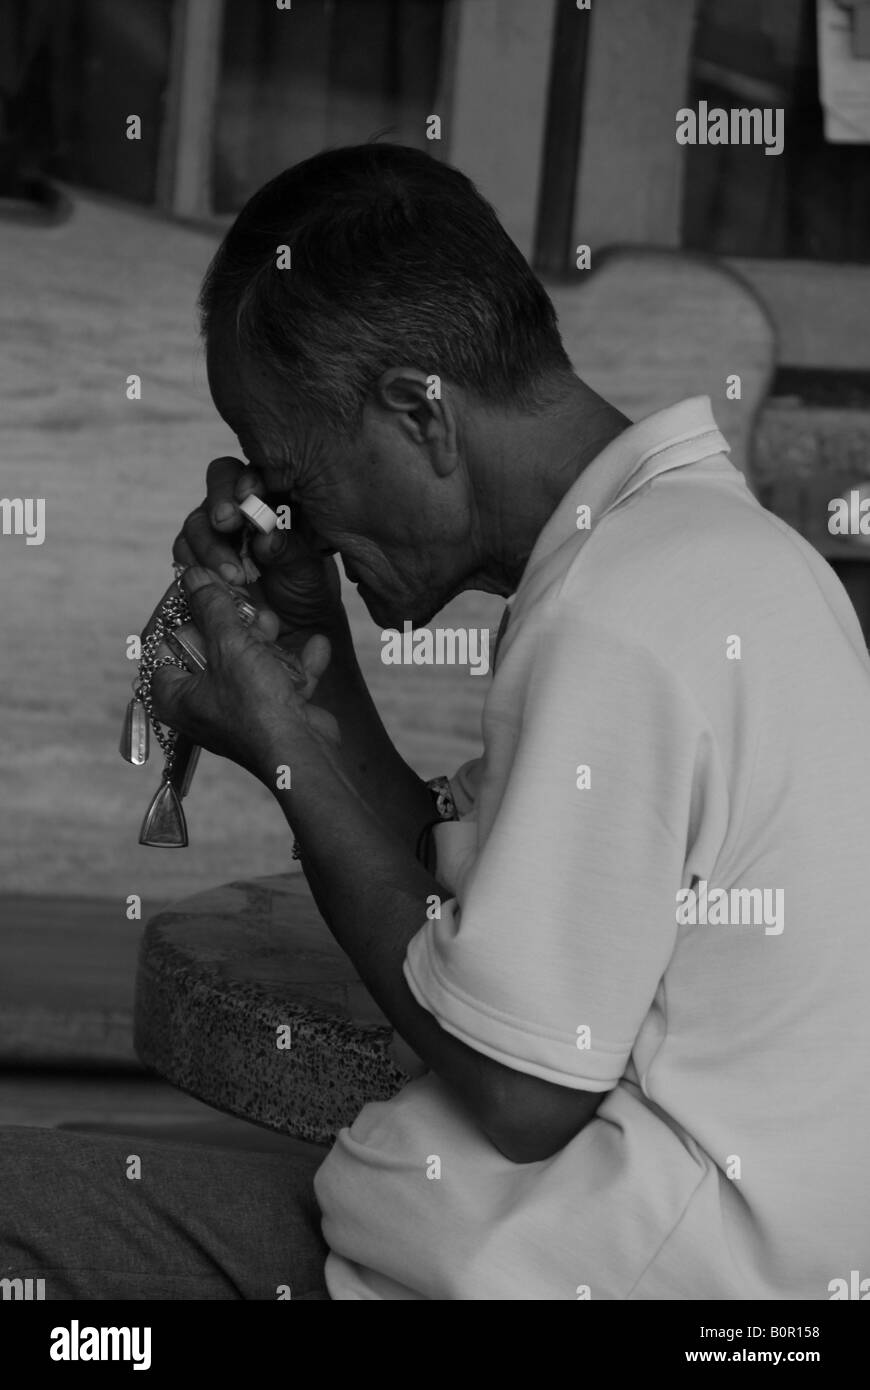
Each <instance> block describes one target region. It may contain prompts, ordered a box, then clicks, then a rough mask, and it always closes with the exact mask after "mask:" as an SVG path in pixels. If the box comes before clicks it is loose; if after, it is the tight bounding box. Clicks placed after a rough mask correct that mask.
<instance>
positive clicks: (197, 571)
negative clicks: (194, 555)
mask: <svg viewBox="0 0 870 1390" xmlns="http://www.w3.org/2000/svg"><path fill="white" fill-rule="evenodd" d="M183 582H184V587H185V588H186V589H194V590H195V589H202V588H203V586H204V585H206V584H211V583H212V582H213V581H212V577H211V575H210V574H209V572H208V570H207V569H204V568H203V566H202V565H191V566H190V567H189V568H188V569H186V570H185V571H184V581H183Z"/></svg>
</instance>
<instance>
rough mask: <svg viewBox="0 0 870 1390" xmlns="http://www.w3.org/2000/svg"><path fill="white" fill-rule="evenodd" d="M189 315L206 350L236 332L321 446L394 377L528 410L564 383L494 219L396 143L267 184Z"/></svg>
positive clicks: (538, 296) (561, 356) (544, 316)
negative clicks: (209, 342) (437, 382)
mask: <svg viewBox="0 0 870 1390" xmlns="http://www.w3.org/2000/svg"><path fill="white" fill-rule="evenodd" d="M280 245H287V246H289V247H290V248H291V255H292V269H289V270H281V269H278V266H277V254H278V247H279V246H280ZM200 309H201V315H202V320H201V321H202V331H203V333H204V335H205V337H206V339H208V337H209V335H210V334H211V332H212V330H213V328H214V327H215V324H216V323H217V322H218V321H221V322H222V323H227V322H229V323H230V324H233V323H234V325H235V331H236V334H237V341H238V343H239V346H240V348H241V349H242V350H243V351H244V352H245V353H246V354H250V355H251V356H252V357H253V358H254V359H255V360H257V361H258V362H261V363H265V364H267V365H268V366H269V367H271V369H272V370H273V371H274V372H275V373H276V374H277V375H278V376H280V377H281V378H283V379H284V380H286V381H287V382H288V383H290V384H291V385H292V388H293V391H294V393H295V394H296V401H295V402H294V406H293V413H294V416H295V417H297V418H298V420H299V422H300V423H301V424H303V425H305V426H307V427H309V428H315V429H317V430H319V431H323V432H326V433H333V434H339V435H353V434H354V433H355V431H356V429H357V426H358V424H359V420H360V417H361V413H362V409H363V405H364V403H365V399H366V396H367V393H368V392H369V390H370V389H371V387H372V386H373V384H374V383H375V382H376V381H377V379H378V378H379V376H380V375H381V373H382V372H384V371H386V370H387V369H388V368H389V367H392V366H412V367H416V368H417V369H418V370H420V371H422V372H424V373H426V375H427V376H428V375H437V376H438V377H440V378H441V379H442V380H444V381H449V382H453V383H455V384H456V385H458V386H460V387H462V388H463V389H465V390H466V391H468V392H469V393H471V394H472V395H473V396H475V397H476V398H478V399H479V401H480V402H481V403H483V404H488V405H491V406H500V407H502V408H507V409H514V410H522V411H530V412H534V411H536V410H540V409H543V408H544V407H545V406H547V405H549V404H551V403H553V402H554V401H556V400H558V399H559V398H560V397H561V395H562V393H563V391H564V389H565V386H566V381H567V377H568V376H569V375H570V374H571V364H570V361H569V359H568V356H567V354H566V352H565V349H564V347H563V346H562V340H561V337H560V335H559V330H558V327H557V323H556V314H555V310H554V309H553V305H552V303H551V302H550V299H549V297H548V295H547V294H546V292H545V290H544V288H543V286H542V285H541V283H540V281H539V280H538V279H537V277H536V276H535V275H534V273H533V272H532V270H531V269H530V268H529V266H528V265H527V263H526V261H525V260H524V258H523V256H522V255H521V253H520V252H519V250H518V249H517V247H516V246H515V245H514V243H513V242H512V241H511V239H510V237H509V236H508V234H507V232H506V231H505V230H504V228H503V227H502V225H501V223H500V222H499V220H498V218H497V217H496V215H495V213H494V211H493V209H492V208H491V207H490V205H489V204H488V203H487V202H486V201H485V200H484V199H483V198H482V197H481V196H480V194H479V193H478V191H477V189H476V188H475V187H474V184H473V183H472V182H471V180H470V179H468V178H466V176H465V175H464V174H461V173H460V172H459V171H458V170H456V169H453V168H451V167H450V166H449V165H447V164H444V163H441V162H440V161H439V160H436V159H434V158H433V157H431V156H430V155H428V154H424V153H422V152H421V151H419V150H415V149H412V148H411V147H409V146H404V145H394V144H388V143H384V144H374V143H372V144H366V145H354V146H347V147H344V148H341V149H336V150H329V151H326V152H324V153H322V154H318V155H315V156H314V157H313V158H311V159H306V160H304V161H303V162H302V163H300V164H296V165H294V166H293V167H292V168H290V169H287V170H285V171H284V173H282V174H279V175H278V177H277V178H275V179H272V181H271V182H270V183H268V184H266V185H265V186H264V187H263V188H261V189H260V191H259V192H258V193H255V194H254V196H253V197H252V198H251V199H250V201H249V202H248V203H247V204H246V205H245V207H244V208H243V209H242V211H241V212H240V214H239V216H238V218H237V219H236V221H235V223H234V224H233V226H232V228H231V229H230V231H229V232H228V233H227V235H226V237H225V239H224V241H223V243H222V244H221V246H220V249H219V250H218V252H217V255H216V256H215V258H214V260H213V261H212V264H211V266H210V267H209V270H208V273H207V275H206V277H205V281H204V283H203V287H202V292H201V295H200Z"/></svg>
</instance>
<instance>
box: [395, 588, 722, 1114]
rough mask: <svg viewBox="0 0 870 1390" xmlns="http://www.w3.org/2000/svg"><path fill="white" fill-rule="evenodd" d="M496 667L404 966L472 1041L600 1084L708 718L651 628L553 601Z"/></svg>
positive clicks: (633, 997)
mask: <svg viewBox="0 0 870 1390" xmlns="http://www.w3.org/2000/svg"><path fill="white" fill-rule="evenodd" d="M527 627H528V624H525V625H524V628H527ZM509 666H510V667H511V669H510V670H509V669H508V667H509ZM500 679H502V680H504V681H510V683H511V685H510V688H511V691H512V693H513V692H514V691H516V695H515V698H513V699H512V701H511V702H506V701H502V702H501V705H499V703H498V700H497V699H496V700H494V697H495V696H496V694H497V692H496V686H495V683H494V686H493V689H492V691H491V692H490V702H493V703H494V704H495V706H496V711H495V713H492V714H490V712H489V710H488V713H487V715H485V718H484V740H485V742H484V763H485V766H484V771H483V775H482V777H481V781H480V790H479V798H478V803H477V807H476V817H477V832H478V839H477V843H476V846H475V847H474V852H473V853H471V854H469V853H468V849H467V848H466V853H465V863H464V865H463V870H464V871H463V872H461V873H459V874H457V873H455V872H454V873H453V875H452V878H453V884H451V885H449V886H450V887H451V891H455V892H456V896H455V897H454V898H452V899H451V900H450V901H449V902H447V903H444V904H443V905H442V906H441V915H440V917H436V918H435V919H434V920H431V921H428V920H427V922H426V923H425V925H424V926H423V927H422V928H421V930H420V931H419V932H418V933H417V935H416V936H415V937H413V938H412V940H411V942H410V943H409V947H408V951H407V956H406V960H405V977H406V979H407V982H408V985H409V987H410V989H411V990H412V992H413V994H414V996H415V997H416V999H417V1001H418V1002H419V1003H420V1004H421V1005H422V1006H423V1007H424V1008H426V1009H428V1010H429V1011H430V1012H431V1013H432V1014H434V1015H435V1017H436V1018H437V1019H438V1020H439V1022H440V1023H441V1025H442V1027H444V1028H445V1029H446V1030H447V1031H448V1032H450V1033H452V1034H454V1035H455V1036H456V1037H458V1038H461V1039H462V1040H463V1041H464V1042H466V1043H467V1044H468V1045H469V1046H471V1047H473V1048H474V1049H475V1050H477V1051H479V1052H482V1053H484V1054H486V1055H487V1056H490V1057H493V1058H495V1059H496V1060H497V1061H499V1062H502V1063H504V1064H505V1065H506V1066H509V1067H513V1068H514V1069H516V1070H519V1071H523V1072H527V1073H529V1074H531V1075H535V1076H540V1077H543V1078H544V1079H546V1080H549V1081H553V1082H556V1083H557V1084H560V1085H566V1086H573V1087H575V1088H577V1089H587V1090H590V1091H603V1090H609V1089H611V1088H612V1087H613V1086H614V1085H615V1084H616V1082H617V1081H618V1080H619V1078H620V1077H621V1076H622V1074H623V1071H624V1069H625V1065H626V1062H627V1060H628V1058H629V1056H630V1053H631V1050H632V1047H633V1044H634V1040H635V1038H636V1036H637V1033H638V1031H639V1029H640V1027H641V1024H642V1023H643V1021H644V1018H645V1017H646V1015H647V1013H648V1011H649V1008H650V1005H651V1003H652V1001H653V999H654V996H655V993H656V990H657V988H658V984H659V981H660V980H661V977H662V975H663V973H664V970H665V967H666V965H667V962H668V959H669V957H670V955H671V952H672V950H673V947H674V943H675V939H676V931H677V922H676V912H677V897H676V895H677V892H678V890H679V888H680V887H681V884H682V879H683V874H684V867H685V860H686V851H687V838H688V829H689V824H690V817H691V816H692V807H693V800H694V799H696V798H697V796H698V787H697V785H696V784H697V780H698V777H699V775H700V773H699V768H700V767H701V765H702V759H701V757H700V755H699V748H700V747H701V744H702V742H703V740H704V739H705V737H706V732H707V725H706V721H705V720H704V718H703V716H702V714H701V712H700V710H699V709H698V707H697V705H696V703H695V702H694V700H693V699H692V697H691V695H690V693H689V692H688V691H687V690H686V689H685V687H684V686H683V685H682V683H681V682H680V681H679V680H678V678H676V677H675V675H674V674H673V673H672V672H671V671H670V670H669V669H668V668H667V667H666V666H665V664H664V662H663V661H662V660H660V658H659V657H658V656H657V655H656V654H655V653H654V652H653V651H651V650H650V649H649V648H648V647H647V646H646V645H644V644H643V643H642V642H640V641H637V640H634V639H631V638H626V637H624V636H623V637H620V636H618V635H614V634H613V633H611V632H609V631H607V630H605V629H604V628H603V627H601V628H599V627H596V626H595V625H594V624H592V623H590V622H589V621H588V620H586V619H582V618H580V617H578V614H577V612H576V610H572V608H571V607H570V606H569V605H567V604H566V603H565V601H564V600H556V601H554V602H553V603H552V604H551V607H550V611H549V613H548V615H547V618H546V620H545V621H543V622H541V623H537V624H535V631H534V632H532V633H529V632H526V631H523V632H521V633H520V634H518V636H517V639H516V640H515V641H514V643H513V644H512V646H511V648H510V650H509V651H508V652H507V653H506V658H505V669H504V671H502V670H501V668H500V669H499V670H498V671H497V672H496V677H495V681H496V682H497V681H499V680H500ZM490 743H491V745H492V748H493V750H494V751H493V754H492V758H491V765H488V764H487V755H488V752H489V749H488V747H487V745H488V744H490Z"/></svg>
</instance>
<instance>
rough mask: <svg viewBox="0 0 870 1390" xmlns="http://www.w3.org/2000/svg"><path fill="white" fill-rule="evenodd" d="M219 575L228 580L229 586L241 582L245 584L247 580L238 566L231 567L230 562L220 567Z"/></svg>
mask: <svg viewBox="0 0 870 1390" xmlns="http://www.w3.org/2000/svg"><path fill="white" fill-rule="evenodd" d="M218 574H220V575H221V576H222V577H223V578H224V579H226V581H227V583H229V584H232V583H238V582H239V580H241V581H243V582H244V578H245V576H244V574H243V573H242V571H241V570H240V569H239V567H238V565H231V564H230V563H229V561H228V562H227V563H226V564H224V565H218Z"/></svg>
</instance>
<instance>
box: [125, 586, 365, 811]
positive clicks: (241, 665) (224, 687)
mask: <svg viewBox="0 0 870 1390" xmlns="http://www.w3.org/2000/svg"><path fill="white" fill-rule="evenodd" d="M181 582H182V585H183V587H184V590H185V592H186V595H187V600H188V604H189V606H190V611H191V616H192V618H193V621H194V624H195V626H196V627H197V629H198V630H199V632H200V633H201V634H202V637H203V639H204V641H205V648H206V660H207V662H208V665H207V667H206V670H204V671H200V672H198V673H197V674H187V673H185V672H182V671H180V670H178V669H177V668H176V667H171V666H166V667H161V668H160V669H159V670H158V671H157V672H156V673H155V675H154V680H153V683H152V691H153V694H154V708H155V713H156V715H157V717H158V718H159V719H161V720H162V721H163V722H164V723H166V724H169V725H170V726H171V727H172V728H174V729H178V730H179V732H180V733H183V734H185V735H186V736H187V737H188V738H190V739H192V740H193V742H195V743H197V744H199V745H200V746H201V747H203V748H207V749H208V750H209V751H210V752H212V753H217V754H218V755H219V756H221V757H225V758H230V759H232V761H233V762H236V763H239V764H240V765H241V766H242V767H245V768H247V769H248V771H249V772H252V773H253V774H254V775H255V776H256V777H258V778H259V779H260V780H261V781H263V782H266V783H267V785H270V786H272V787H274V777H275V767H276V764H277V762H280V761H282V760H283V758H286V754H287V750H288V748H292V747H293V745H294V743H295V742H298V740H299V739H300V738H309V739H310V738H312V737H314V738H316V739H318V740H320V741H322V742H325V743H331V744H337V743H338V742H339V732H338V725H337V724H336V721H335V719H334V718H333V717H332V715H330V714H329V713H328V712H327V711H325V710H321V709H318V708H317V707H316V706H314V705H311V704H309V701H310V699H311V696H312V695H313V694H314V692H315V690H316V688H317V682H318V680H319V679H320V677H321V676H322V674H323V672H324V671H325V669H326V667H327V666H328V664H329V658H330V648H329V642H328V641H327V639H326V638H325V637H322V636H315V637H312V638H310V639H309V641H308V642H307V643H306V645H305V647H304V649H303V651H302V653H301V659H302V664H303V666H304V668H305V672H306V675H307V677H308V683H307V685H306V686H305V687H304V689H302V690H300V689H298V688H297V686H296V685H295V684H294V681H293V679H292V677H291V675H290V673H289V671H288V670H287V668H286V666H284V665H283V663H282V662H281V660H280V657H279V656H277V655H276V654H275V653H274V652H273V651H272V650H271V648H270V646H269V642H268V640H267V637H266V636H265V635H264V627H265V628H266V630H267V631H268V626H269V625H268V624H263V623H258V624H257V626H255V627H245V625H244V624H243V623H242V621H241V619H240V617H239V615H238V612H237V611H236V606H235V604H234V602H233V600H232V597H231V595H230V593H229V592H228V590H227V588H226V585H225V584H224V582H223V581H222V580H221V578H220V577H219V576H218V575H216V574H214V573H212V572H211V571H209V570H207V569H203V568H200V567H198V566H194V567H192V568H190V569H188V570H186V571H185V573H184V576H183V578H182V581H181ZM282 755H283V758H282Z"/></svg>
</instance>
